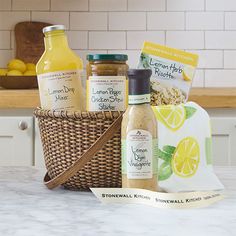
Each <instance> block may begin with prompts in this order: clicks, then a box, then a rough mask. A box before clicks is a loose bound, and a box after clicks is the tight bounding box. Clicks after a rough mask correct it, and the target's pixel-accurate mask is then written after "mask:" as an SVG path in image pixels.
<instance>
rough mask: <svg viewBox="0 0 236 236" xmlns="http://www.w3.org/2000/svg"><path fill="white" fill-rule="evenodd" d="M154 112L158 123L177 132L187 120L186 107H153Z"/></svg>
mask: <svg viewBox="0 0 236 236" xmlns="http://www.w3.org/2000/svg"><path fill="white" fill-rule="evenodd" d="M153 111H154V113H155V115H156V118H157V119H158V121H160V122H162V123H163V124H164V125H165V126H166V127H167V128H169V129H171V130H173V131H176V130H178V129H179V128H180V127H181V126H182V125H183V124H184V121H185V119H186V111H185V108H184V105H178V106H173V105H166V106H156V107H153Z"/></svg>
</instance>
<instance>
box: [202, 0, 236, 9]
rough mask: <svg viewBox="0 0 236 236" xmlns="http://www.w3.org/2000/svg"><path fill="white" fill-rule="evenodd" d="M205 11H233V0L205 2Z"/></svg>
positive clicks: (234, 3)
mask: <svg viewBox="0 0 236 236" xmlns="http://www.w3.org/2000/svg"><path fill="white" fill-rule="evenodd" d="M206 10H207V11H235V10H236V1H235V0H206Z"/></svg>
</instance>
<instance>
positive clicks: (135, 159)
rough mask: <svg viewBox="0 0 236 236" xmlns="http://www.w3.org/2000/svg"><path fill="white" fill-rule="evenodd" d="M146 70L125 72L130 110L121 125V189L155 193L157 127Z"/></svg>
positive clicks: (147, 70) (148, 76)
mask: <svg viewBox="0 0 236 236" xmlns="http://www.w3.org/2000/svg"><path fill="white" fill-rule="evenodd" d="M151 74H152V71H151V70H149V69H131V70H129V71H128V80H129V99H128V103H129V106H128V108H127V110H126V112H125V114H124V115H123V121H122V130H121V136H122V187H123V188H142V189H148V190H152V191H157V190H158V183H157V150H158V149H157V148H158V147H157V124H156V118H155V115H154V113H153V110H152V108H151V106H150V76H151Z"/></svg>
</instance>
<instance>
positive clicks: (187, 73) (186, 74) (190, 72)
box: [183, 66, 195, 81]
mask: <svg viewBox="0 0 236 236" xmlns="http://www.w3.org/2000/svg"><path fill="white" fill-rule="evenodd" d="M194 72H195V68H194V67H193V66H185V67H184V70H183V78H184V80H185V81H191V80H192V79H193V76H194Z"/></svg>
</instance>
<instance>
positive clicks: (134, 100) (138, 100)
mask: <svg viewBox="0 0 236 236" xmlns="http://www.w3.org/2000/svg"><path fill="white" fill-rule="evenodd" d="M143 103H150V94H141V95H129V104H130V105H135V104H143Z"/></svg>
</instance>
